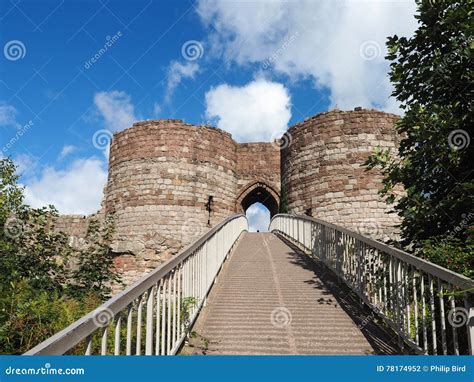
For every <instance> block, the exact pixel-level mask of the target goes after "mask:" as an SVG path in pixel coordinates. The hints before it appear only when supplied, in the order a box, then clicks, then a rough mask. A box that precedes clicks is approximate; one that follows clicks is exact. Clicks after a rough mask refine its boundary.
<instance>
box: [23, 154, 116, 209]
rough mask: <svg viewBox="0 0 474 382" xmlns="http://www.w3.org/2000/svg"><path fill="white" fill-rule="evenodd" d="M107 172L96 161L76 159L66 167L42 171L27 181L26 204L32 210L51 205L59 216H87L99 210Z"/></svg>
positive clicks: (100, 163)
mask: <svg viewBox="0 0 474 382" xmlns="http://www.w3.org/2000/svg"><path fill="white" fill-rule="evenodd" d="M106 182H107V170H106V165H105V164H104V162H103V161H101V160H98V159H96V158H86V159H77V160H75V161H74V162H73V163H72V164H71V165H70V166H69V167H67V168H66V169H63V170H58V169H55V168H53V167H46V168H44V169H43V171H42V172H41V174H40V176H39V177H33V178H28V179H26V181H25V182H24V183H25V201H26V203H28V204H30V205H31V206H33V207H43V206H46V205H48V204H53V205H54V206H55V207H56V208H57V209H58V210H59V212H60V213H62V214H84V215H86V214H90V213H94V212H96V211H97V210H98V209H99V208H100V203H101V201H102V196H103V188H104V186H105V184H106Z"/></svg>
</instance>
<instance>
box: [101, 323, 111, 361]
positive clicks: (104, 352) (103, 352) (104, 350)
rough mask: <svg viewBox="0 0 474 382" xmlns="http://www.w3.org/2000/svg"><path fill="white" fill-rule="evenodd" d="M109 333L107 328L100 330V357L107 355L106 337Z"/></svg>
mask: <svg viewBox="0 0 474 382" xmlns="http://www.w3.org/2000/svg"><path fill="white" fill-rule="evenodd" d="M108 333H109V326H108V325H106V326H105V327H104V328H102V340H101V347H100V355H107V335H108Z"/></svg>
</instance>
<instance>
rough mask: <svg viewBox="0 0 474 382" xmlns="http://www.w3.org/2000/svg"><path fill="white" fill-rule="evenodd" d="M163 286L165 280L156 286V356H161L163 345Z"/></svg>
mask: <svg viewBox="0 0 474 382" xmlns="http://www.w3.org/2000/svg"><path fill="white" fill-rule="evenodd" d="M162 285H163V279H161V280H160V281H159V283H158V284H156V317H155V326H156V331H155V354H156V355H160V343H161V338H160V335H161V322H160V319H161V286H162Z"/></svg>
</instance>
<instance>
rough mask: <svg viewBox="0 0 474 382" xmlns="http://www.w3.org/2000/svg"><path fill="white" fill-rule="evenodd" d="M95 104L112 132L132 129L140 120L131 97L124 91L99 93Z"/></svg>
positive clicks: (95, 96) (95, 97)
mask: <svg viewBox="0 0 474 382" xmlns="http://www.w3.org/2000/svg"><path fill="white" fill-rule="evenodd" d="M94 104H95V106H96V107H97V110H98V111H99V113H100V114H101V115H102V117H103V118H104V120H105V125H106V127H107V128H108V129H109V130H111V131H120V130H123V129H125V128H127V127H130V126H132V124H133V123H134V122H136V121H137V119H138V118H137V117H136V116H135V107H134V106H133V103H132V99H131V97H130V96H129V95H128V94H127V93H125V92H123V91H118V90H113V91H110V92H98V93H96V94H95V95H94Z"/></svg>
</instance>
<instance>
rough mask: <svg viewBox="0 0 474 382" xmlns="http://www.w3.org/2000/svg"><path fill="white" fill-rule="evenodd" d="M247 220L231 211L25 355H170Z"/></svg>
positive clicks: (186, 329) (181, 340)
mask: <svg viewBox="0 0 474 382" xmlns="http://www.w3.org/2000/svg"><path fill="white" fill-rule="evenodd" d="M247 230H248V223H247V218H246V217H245V216H244V215H235V216H232V217H230V218H227V219H226V220H224V221H223V222H222V223H220V224H219V225H218V226H216V227H214V228H213V229H211V230H210V231H209V232H208V233H206V234H205V235H204V236H202V237H201V238H200V239H199V240H197V241H196V242H195V243H194V244H192V245H191V246H189V247H188V248H187V249H185V250H184V251H182V252H181V253H180V254H178V255H176V256H174V257H173V258H172V259H171V260H169V261H168V262H166V263H164V264H163V265H161V266H160V267H158V268H157V269H156V270H154V271H153V272H152V273H150V274H149V275H147V276H145V277H144V278H142V279H141V280H139V281H137V282H136V283H135V284H133V285H132V286H130V287H129V288H127V289H125V290H124V291H123V292H122V293H120V294H118V295H117V296H115V297H113V298H112V299H110V300H109V301H107V302H106V303H104V304H103V305H101V306H100V307H99V308H97V309H96V310H94V311H93V312H91V313H89V314H88V315H86V316H84V317H83V318H81V319H80V320H78V321H76V322H75V323H73V324H71V325H70V326H69V327H67V328H66V329H64V330H62V331H61V332H59V333H57V334H55V335H54V336H52V337H51V338H49V339H47V340H46V341H44V342H42V343H41V344H39V345H37V346H36V347H34V348H33V349H31V350H29V351H28V352H27V353H25V355H54V354H86V355H90V354H100V355H107V354H114V355H132V354H134V355H141V354H145V355H168V354H175V353H176V352H177V351H178V350H179V348H180V346H181V344H182V342H183V340H184V339H185V338H186V335H187V331H188V329H189V328H190V327H191V326H192V324H193V322H194V320H195V319H196V317H197V315H198V313H199V310H200V309H201V307H202V305H203V304H204V303H205V299H206V296H207V294H208V293H209V291H210V289H211V287H212V284H213V283H214V282H215V280H216V278H217V275H218V273H219V271H220V269H221V266H222V264H223V262H224V261H225V259H226V257H227V256H228V255H229V253H230V251H231V250H232V247H233V246H234V245H235V243H236V242H237V240H238V238H239V237H240V235H241V234H242V232H244V231H247Z"/></svg>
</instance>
